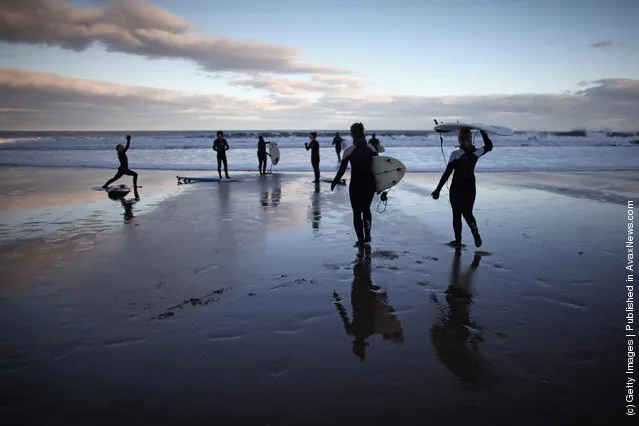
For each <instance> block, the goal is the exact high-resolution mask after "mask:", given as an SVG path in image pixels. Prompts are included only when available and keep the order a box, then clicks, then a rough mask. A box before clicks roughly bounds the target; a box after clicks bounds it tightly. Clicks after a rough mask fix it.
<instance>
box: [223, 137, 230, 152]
mask: <svg viewBox="0 0 639 426" xmlns="http://www.w3.org/2000/svg"><path fill="white" fill-rule="evenodd" d="M229 149H231V147H230V146H229V143H228V142H227V141H226V139H224V151H228V150H229Z"/></svg>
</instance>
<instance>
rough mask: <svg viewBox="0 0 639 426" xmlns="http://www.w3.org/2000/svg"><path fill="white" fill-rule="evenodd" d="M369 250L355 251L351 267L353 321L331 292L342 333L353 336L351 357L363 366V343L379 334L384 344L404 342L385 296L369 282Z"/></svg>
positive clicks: (366, 248)
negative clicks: (342, 327) (353, 355)
mask: <svg viewBox="0 0 639 426" xmlns="http://www.w3.org/2000/svg"><path fill="white" fill-rule="evenodd" d="M370 253H371V248H370V246H368V245H367V246H365V248H359V253H358V258H357V261H356V262H355V266H354V267H353V275H354V279H353V285H352V289H351V304H352V307H353V321H350V320H349V318H348V312H347V311H346V309H344V306H343V305H342V302H341V298H340V296H339V295H338V294H337V292H335V291H333V297H334V298H335V306H336V307H337V312H338V313H339V316H340V318H341V319H342V322H343V324H344V331H346V334H348V335H349V336H353V337H354V338H355V340H353V353H354V354H355V355H357V356H358V357H359V358H360V360H361V361H362V362H363V361H364V360H365V359H366V347H367V346H368V343H366V340H367V339H368V338H369V337H370V336H372V335H374V334H381V335H382V337H383V338H384V340H391V341H392V342H395V343H401V342H403V341H404V332H403V330H402V324H401V322H400V321H399V319H398V318H397V316H396V315H395V314H394V312H395V309H393V307H392V306H391V305H390V304H389V303H388V294H387V293H386V292H384V291H380V287H379V286H376V285H374V284H373V282H372V280H371V269H372V267H371V261H370Z"/></svg>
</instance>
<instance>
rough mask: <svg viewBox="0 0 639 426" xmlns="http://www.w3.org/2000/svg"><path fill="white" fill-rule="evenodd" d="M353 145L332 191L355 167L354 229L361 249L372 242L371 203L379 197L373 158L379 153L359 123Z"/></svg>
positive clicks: (353, 130)
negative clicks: (376, 193)
mask: <svg viewBox="0 0 639 426" xmlns="http://www.w3.org/2000/svg"><path fill="white" fill-rule="evenodd" d="M351 136H352V137H353V145H351V146H349V147H348V148H346V149H345V150H344V157H343V158H342V162H341V164H340V168H339V170H338V171H337V175H335V179H333V183H332V184H331V191H333V190H334V189H335V185H337V183H338V182H339V181H340V180H341V179H342V176H343V175H344V173H346V167H348V164H349V163H350V165H351V181H350V184H349V187H348V194H349V197H350V200H351V208H352V209H353V226H354V227H355V233H356V234H357V243H356V245H357V246H360V247H361V246H363V245H364V244H368V243H370V242H371V225H372V220H373V215H372V214H371V203H372V202H373V197H374V196H375V187H376V184H375V175H374V174H373V170H372V164H373V157H374V156H376V155H377V152H376V151H375V149H374V148H373V147H372V146H370V145H368V144H367V143H366V136H365V135H364V125H363V124H362V123H355V124H353V125H352V126H351Z"/></svg>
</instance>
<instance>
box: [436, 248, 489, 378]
mask: <svg viewBox="0 0 639 426" xmlns="http://www.w3.org/2000/svg"><path fill="white" fill-rule="evenodd" d="M480 260H481V257H480V256H479V255H477V254H475V256H474V258H473V262H472V263H471V264H470V266H469V267H468V269H467V270H466V271H465V272H464V274H463V275H461V276H460V263H461V249H460V248H456V249H455V255H454V257H453V265H452V269H451V276H450V285H449V287H448V289H447V290H446V302H447V304H448V306H447V307H444V306H442V305H441V304H440V303H439V301H438V300H437V297H436V296H435V295H432V299H433V301H434V302H435V303H437V304H438V305H439V307H440V308H441V312H442V316H441V317H440V318H439V320H438V321H437V322H436V323H435V324H433V326H432V327H431V329H430V337H431V341H432V343H433V347H434V348H435V352H436V353H437V358H439V360H440V362H442V363H443V364H444V365H445V366H446V368H448V369H449V370H450V371H451V373H453V374H454V375H455V377H457V378H458V379H460V380H462V381H464V382H465V383H468V384H472V385H477V384H479V383H481V381H482V378H483V376H484V371H483V370H484V365H483V362H482V357H481V355H480V353H479V347H478V343H479V342H481V341H483V338H482V336H481V334H480V330H481V327H479V326H478V325H477V324H475V322H474V321H472V320H471V319H470V310H471V306H472V304H473V296H472V282H473V276H474V273H475V271H476V270H477V267H478V266H479V262H480Z"/></svg>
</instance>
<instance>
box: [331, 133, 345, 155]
mask: <svg viewBox="0 0 639 426" xmlns="http://www.w3.org/2000/svg"><path fill="white" fill-rule="evenodd" d="M342 142H344V139H342V138H341V137H340V135H339V132H337V133H335V137H334V138H333V145H335V153H336V154H337V161H338V162H340V161H342V157H341V153H342Z"/></svg>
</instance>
